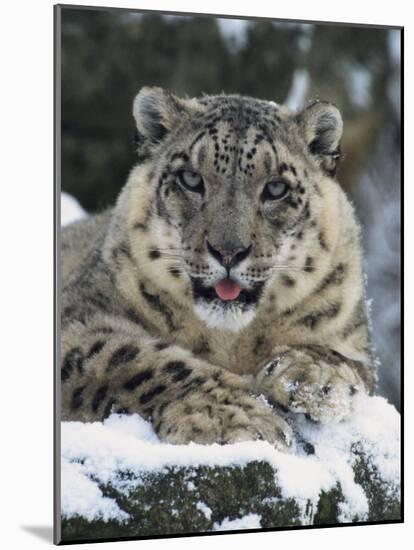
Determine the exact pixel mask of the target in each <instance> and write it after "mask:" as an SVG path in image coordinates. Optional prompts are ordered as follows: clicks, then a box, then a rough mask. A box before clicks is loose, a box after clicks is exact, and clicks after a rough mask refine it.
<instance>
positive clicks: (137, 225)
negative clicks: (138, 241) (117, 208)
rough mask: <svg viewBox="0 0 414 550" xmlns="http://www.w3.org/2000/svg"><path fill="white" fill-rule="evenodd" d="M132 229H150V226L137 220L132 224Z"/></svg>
mask: <svg viewBox="0 0 414 550" xmlns="http://www.w3.org/2000/svg"><path fill="white" fill-rule="evenodd" d="M132 229H140V230H141V231H146V230H147V229H148V226H147V225H145V223H142V222H135V223H134V225H133V226H132Z"/></svg>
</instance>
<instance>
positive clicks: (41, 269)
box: [0, 0, 414, 550]
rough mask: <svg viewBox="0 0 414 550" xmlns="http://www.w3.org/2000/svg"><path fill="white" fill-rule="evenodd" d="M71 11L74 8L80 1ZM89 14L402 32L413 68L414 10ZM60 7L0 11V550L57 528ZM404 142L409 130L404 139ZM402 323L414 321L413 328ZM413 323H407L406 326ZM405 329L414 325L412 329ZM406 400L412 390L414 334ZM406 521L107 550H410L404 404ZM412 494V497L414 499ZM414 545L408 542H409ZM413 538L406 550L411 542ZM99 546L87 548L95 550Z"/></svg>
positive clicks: (409, 199)
mask: <svg viewBox="0 0 414 550" xmlns="http://www.w3.org/2000/svg"><path fill="white" fill-rule="evenodd" d="M72 3H73V4H77V3H79V2H76V0H74V1H73V2H72ZM84 3H89V5H107V6H113V5H115V6H121V7H131V8H151V9H160V10H172V11H192V12H194V11H199V12H203V11H204V12H207V13H219V14H220V13H221V14H227V13H228V14H236V15H262V16H273V17H286V18H295V17H296V18H301V19H311V20H326V21H329V20H331V21H349V22H361V23H362V22H365V23H377V24H388V25H405V27H406V36H405V39H406V49H405V57H406V59H408V64H407V63H406V66H407V65H408V66H410V65H411V66H413V62H414V53H413V51H412V45H413V40H412V36H410V34H411V35H412V32H413V27H414V25H413V19H412V16H410V15H409V6H410V3H409V2H406V1H405V0H393V1H392V2H382V3H379V2H363V1H361V0H355V1H354V0H347V1H346V2H327V1H325V2H324V1H322V0H320V1H319V0H311V1H309V0H303V1H299V0H297V1H296V2H294V3H293V2H290V1H287V2H280V1H279V2H277V3H276V2H269V0H267V1H266V0H254V1H253V2H252V0H250V1H246V0H238V1H231V0H199V1H198V2H197V3H196V2H195V1H194V0H193V1H190V0H164V1H159V0H152V1H150V0H146V1H144V0H136V1H127V0H118V1H115V2H111V1H108V0H101V1H100V2H99V1H98V2H94V1H93V0H90V1H89V2H87V0H85V2H84ZM52 6H53V2H52V1H51V0H36V1H33V0H16V1H15V2H13V1H12V0H9V1H8V2H5V3H3V4H2V8H1V19H0V25H1V31H0V55H1V60H0V62H1V63H0V67H1V72H0V78H1V86H0V90H1V101H0V109H1V111H0V140H1V149H0V150H1V159H2V160H1V164H0V166H1V171H2V177H1V184H2V187H1V191H0V193H1V203H0V225H1V227H0V235H1V248H0V258H1V264H0V266H1V271H0V273H1V275H0V276H1V286H0V288H1V296H2V298H1V310H0V319H1V321H2V332H1V337H0V338H1V348H0V349H1V354H0V368H1V369H2V371H3V376H2V378H1V379H0V381H1V383H0V387H1V393H0V406H1V414H0V418H1V422H2V426H1V431H0V434H1V435H0V438H1V439H0V441H1V443H0V445H1V451H0V458H1V468H0V472H1V481H0V504H1V507H2V511H1V512H0V518H1V525H2V528H1V530H0V545H1V546H2V547H3V548H7V549H8V550H12V549H14V548H19V549H24V550H26V549H30V548H32V547H38V546H43V547H44V546H46V545H50V544H51V525H52V507H53V499H52V494H53V492H52V463H53V462H52V457H53V454H52V421H53V409H52V394H53V384H52V367H53V363H52V350H53V322H52V320H53V319H52V306H53V275H52V258H53V248H52V239H53V225H52V208H53V199H52V192H53V169H52V167H53V132H52V130H53V73H52V68H53V10H52ZM412 80H413V79H412V74H411V73H410V71H407V72H406V91H405V95H406V97H407V98H412V97H413V96H414V94H413V92H414V90H413V81H412ZM411 104H412V103H411V102H410V100H408V101H407V105H406V117H405V119H406V128H407V127H409V126H410V124H411V125H414V121H413V118H412V112H413V109H412V107H411ZM406 134H407V131H406ZM412 144H413V142H412V139H410V140H408V139H407V140H406V151H407V152H408V154H407V159H408V160H407V163H406V164H407V166H406V175H405V179H406V182H407V184H406V188H405V204H406V205H408V206H407V207H406V208H405V210H406V212H407V220H406V234H407V235H408V237H407V239H406V241H407V246H406V249H407V250H406V252H407V254H406V258H405V263H406V277H407V281H408V284H407V292H406V310H407V311H409V309H410V307H414V304H413V299H412V298H413V292H412V291H411V290H410V286H411V285H410V282H411V281H412V280H413V275H414V273H413V261H412V255H411V254H409V250H408V248H410V235H411V231H412V230H413V218H414V216H413V215H410V211H409V208H410V205H414V201H413V189H412V186H411V183H413V182H412V180H413V170H412V168H411V166H412V164H411V162H410V161H411V160H412V153H411V151H412ZM410 317H411V316H410V315H409V314H408V315H407V318H408V319H407V321H409V320H410ZM411 326H412V325H411ZM407 327H410V324H409V323H408V322H407ZM406 334H407V335H408V342H407V357H406V382H405V394H406V395H407V393H409V392H410V391H414V390H413V387H414V386H413V376H412V375H411V374H410V371H412V368H410V367H411V365H410V363H412V361H411V359H412V357H411V356H412V352H411V349H409V348H410V346H409V344H410V341H409V336H410V333H409V328H406ZM406 401H407V403H406V417H405V418H406V425H408V426H409V430H408V437H406V464H407V468H406V495H407V501H406V524H405V525H379V526H370V527H351V528H334V529H324V530H305V531H296V532H279V533H260V534H244V535H225V536H214V537H198V538H189V539H169V540H155V541H139V542H136V541H135V542H124V543H112V544H111V546H108V545H107V546H105V547H104V548H114V549H115V548H125V549H126V548H131V547H132V546H134V547H137V546H139V547H140V548H142V549H150V548H151V549H156V550H158V549H161V548H164V547H165V548H168V549H170V550H176V549H184V548H190V547H192V545H194V544H197V546H198V548H201V549H204V548H208V549H209V548H213V547H214V548H219V549H222V548H226V549H230V548H238V547H240V546H251V545H260V546H261V547H262V548H275V547H276V548H281V547H283V546H285V547H289V549H292V550H294V549H296V548H301V547H302V546H303V545H305V547H306V549H307V550H312V549H314V548H318V549H320V550H323V549H325V548H332V546H334V547H335V550H340V549H342V548H347V549H349V548H350V547H352V546H354V547H355V548H358V549H359V548H369V549H370V550H371V549H374V548H375V549H377V548H378V549H382V548H389V547H395V546H398V547H402V548H407V547H408V544H410V545H411V544H412V540H413V539H414V528H413V524H412V521H413V513H412V512H413V510H412V504H411V501H410V500H411V499H409V498H408V497H409V495H410V493H411V492H412V490H413V484H412V478H413V474H412V473H411V468H412V466H411V465H413V464H414V457H413V452H412V450H413V444H412V439H411V438H410V437H409V434H410V432H411V433H412V431H413V430H412V428H411V426H410V421H412V419H413V401H414V400H413V399H410V398H407V399H406ZM410 489H411V490H410ZM410 538H411V541H410ZM408 541H410V543H409V542H408ZM98 546H99V547H102V545H83V548H85V550H86V549H87V548H98Z"/></svg>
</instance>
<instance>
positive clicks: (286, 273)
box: [130, 88, 342, 331]
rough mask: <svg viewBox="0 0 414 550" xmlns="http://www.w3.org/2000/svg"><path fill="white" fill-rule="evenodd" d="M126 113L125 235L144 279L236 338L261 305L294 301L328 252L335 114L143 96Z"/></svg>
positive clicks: (313, 108) (247, 101) (324, 107)
mask: <svg viewBox="0 0 414 550" xmlns="http://www.w3.org/2000/svg"><path fill="white" fill-rule="evenodd" d="M133 114H134V117H135V120H136V125H137V133H136V136H137V152H138V155H139V158H140V161H141V164H140V167H138V168H137V170H138V171H139V173H140V174H141V175H140V178H136V184H135V187H134V189H133V192H132V195H131V196H132V197H133V200H132V201H131V208H130V227H131V231H135V234H136V235H137V236H136V238H135V237H134V238H133V239H132V242H133V243H134V251H135V254H136V255H137V256H138V263H139V262H140V263H141V268H142V270H143V271H145V273H146V275H147V276H148V277H149V278H150V279H151V280H153V281H156V283H157V284H158V285H159V286H160V287H162V288H163V289H165V290H169V291H171V292H173V293H174V292H175V293H177V294H178V293H179V292H183V294H186V296H187V298H186V299H187V300H190V301H191V305H192V307H193V308H194V309H195V312H196V313H197V315H198V317H199V318H200V319H202V320H203V321H204V322H205V323H206V324H207V325H208V326H210V327H219V328H222V329H227V330H233V331H234V330H239V329H241V328H243V327H244V326H246V325H247V324H248V323H249V322H250V321H251V320H252V319H253V318H254V317H255V315H256V313H257V311H258V309H259V308H260V307H261V306H262V305H264V302H267V303H268V301H269V296H270V299H274V297H275V294H278V293H279V295H280V296H282V294H283V293H289V292H290V291H292V290H294V291H296V292H297V293H298V296H300V295H301V292H302V291H303V288H305V287H304V286H303V285H304V284H305V286H306V284H307V283H306V279H307V278H308V280H310V278H311V274H312V272H313V271H314V270H315V261H314V258H315V255H316V254H320V253H321V252H323V249H324V248H326V249H327V250H328V248H329V246H330V244H329V238H330V237H329V235H325V234H324V233H323V224H322V222H321V220H322V219H323V217H324V203H325V202H326V200H325V198H324V197H325V195H326V193H325V190H324V187H326V186H329V185H332V183H333V184H334V185H335V186H336V185H337V184H336V183H334V180H333V177H334V173H335V168H336V164H337V159H338V157H339V141H340V138H341V133H342V119H341V115H340V113H339V111H338V109H337V108H336V107H335V106H333V105H332V104H329V103H326V102H316V103H313V104H311V105H309V106H308V107H307V108H305V109H304V110H303V111H302V112H300V113H293V112H291V111H289V110H288V109H287V108H285V107H283V106H280V105H277V104H276V103H274V102H269V101H263V100H259V99H254V98H249V97H241V96H226V95H220V96H204V97H201V98H197V99H181V98H178V97H176V96H174V95H172V94H171V93H169V92H166V91H164V90H162V89H160V88H144V89H142V90H141V91H140V93H139V94H138V95H137V96H136V98H135V101H134V106H133ZM304 281H305V282H304ZM301 289H302V290H301ZM282 298H283V296H282Z"/></svg>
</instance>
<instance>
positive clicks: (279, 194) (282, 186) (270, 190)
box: [262, 179, 290, 201]
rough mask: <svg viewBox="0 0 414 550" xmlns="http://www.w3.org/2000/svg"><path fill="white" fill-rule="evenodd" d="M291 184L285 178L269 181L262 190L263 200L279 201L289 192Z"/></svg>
mask: <svg viewBox="0 0 414 550" xmlns="http://www.w3.org/2000/svg"><path fill="white" fill-rule="evenodd" d="M289 190H290V188H289V184H288V183H287V182H286V181H285V180H283V179H277V180H274V181H269V182H268V183H267V184H266V185H265V187H264V189H263V192H262V200H263V201H277V200H280V199H283V198H284V197H286V195H287V194H288V193H289Z"/></svg>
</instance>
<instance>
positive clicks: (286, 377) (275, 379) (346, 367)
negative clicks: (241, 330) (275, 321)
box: [256, 345, 373, 423]
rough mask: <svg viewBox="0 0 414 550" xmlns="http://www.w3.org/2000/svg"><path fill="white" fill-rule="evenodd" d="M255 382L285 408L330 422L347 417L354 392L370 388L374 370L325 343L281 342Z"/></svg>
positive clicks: (319, 420)
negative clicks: (301, 343)
mask: <svg viewBox="0 0 414 550" xmlns="http://www.w3.org/2000/svg"><path fill="white" fill-rule="evenodd" d="M256 384H257V389H258V391H260V392H262V393H263V394H264V395H266V396H267V397H269V398H270V399H271V400H272V401H274V402H277V403H279V404H280V405H282V406H283V407H286V408H287V409H288V410H290V411H292V412H296V413H305V414H307V415H309V416H310V418H312V420H315V421H317V422H322V423H329V422H337V421H340V420H342V419H344V418H346V417H347V416H348V415H349V414H350V412H351V411H352V408H353V403H354V399H355V396H356V395H357V394H358V393H360V392H370V391H371V390H372V386H373V373H372V370H371V369H370V367H369V366H367V365H365V364H364V363H361V362H359V361H355V360H352V359H349V358H347V357H345V356H344V355H341V354H340V353H338V352H336V351H334V350H332V349H329V348H327V347H324V346H319V345H298V346H295V347H288V346H280V347H279V348H276V349H275V350H274V359H273V360H272V361H270V362H269V363H267V364H266V365H265V366H264V367H263V368H262V369H261V370H260V371H259V373H258V374H257V375H256Z"/></svg>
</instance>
